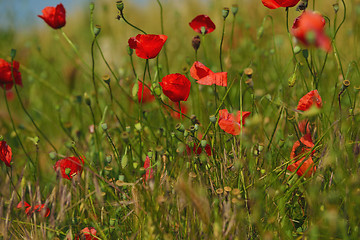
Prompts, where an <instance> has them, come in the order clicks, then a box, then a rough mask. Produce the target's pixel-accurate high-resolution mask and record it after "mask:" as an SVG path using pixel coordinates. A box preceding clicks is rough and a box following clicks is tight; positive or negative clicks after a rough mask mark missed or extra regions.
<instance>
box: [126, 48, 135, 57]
mask: <svg viewBox="0 0 360 240" xmlns="http://www.w3.org/2000/svg"><path fill="white" fill-rule="evenodd" d="M127 52H128V54H129V56H132V54H133V52H134V50H133V49H132V48H131V47H130V46H127Z"/></svg>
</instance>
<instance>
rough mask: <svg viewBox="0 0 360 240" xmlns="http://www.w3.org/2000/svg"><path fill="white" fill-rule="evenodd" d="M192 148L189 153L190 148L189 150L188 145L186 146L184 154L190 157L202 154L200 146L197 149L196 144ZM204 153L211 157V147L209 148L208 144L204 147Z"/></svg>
mask: <svg viewBox="0 0 360 240" xmlns="http://www.w3.org/2000/svg"><path fill="white" fill-rule="evenodd" d="M192 146H193V148H192V151H191V148H190V146H189V145H186V153H187V154H188V155H189V156H190V155H191V154H192V153H194V154H196V155H200V154H201V153H202V149H203V148H202V147H201V146H199V148H197V146H198V144H195V143H194V144H193V145H192ZM196 148H197V150H196ZM205 152H206V154H207V155H208V156H209V157H210V156H211V147H210V145H209V144H206V146H205Z"/></svg>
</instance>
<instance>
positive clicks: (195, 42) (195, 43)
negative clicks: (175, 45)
mask: <svg viewBox="0 0 360 240" xmlns="http://www.w3.org/2000/svg"><path fill="white" fill-rule="evenodd" d="M200 43H201V40H200V37H199V35H196V36H195V37H193V39H192V41H191V44H192V47H193V48H194V49H195V51H197V50H198V49H199V47H200Z"/></svg>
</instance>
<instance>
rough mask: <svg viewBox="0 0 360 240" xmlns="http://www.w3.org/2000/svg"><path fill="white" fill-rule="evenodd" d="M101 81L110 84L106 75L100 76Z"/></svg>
mask: <svg viewBox="0 0 360 240" xmlns="http://www.w3.org/2000/svg"><path fill="white" fill-rule="evenodd" d="M102 80H103V81H104V82H105V83H106V84H108V85H109V84H110V76H109V75H108V74H106V75H104V76H102Z"/></svg>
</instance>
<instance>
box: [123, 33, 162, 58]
mask: <svg viewBox="0 0 360 240" xmlns="http://www.w3.org/2000/svg"><path fill="white" fill-rule="evenodd" d="M167 38H168V37H167V36H166V35H155V34H138V35H137V36H136V37H131V38H130V39H129V41H128V43H129V47H130V48H131V49H135V53H136V55H137V56H138V57H139V58H143V59H151V58H155V57H156V56H157V55H158V54H159V52H160V51H161V49H162V47H163V46H164V44H165V42H166V40H167Z"/></svg>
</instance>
